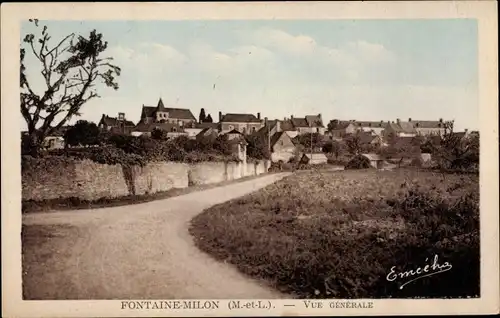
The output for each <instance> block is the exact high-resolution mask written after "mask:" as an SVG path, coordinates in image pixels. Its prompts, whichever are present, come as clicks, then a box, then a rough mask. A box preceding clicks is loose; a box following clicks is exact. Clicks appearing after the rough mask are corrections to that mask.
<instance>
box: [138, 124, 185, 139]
mask: <svg viewBox="0 0 500 318" xmlns="http://www.w3.org/2000/svg"><path fill="white" fill-rule="evenodd" d="M155 129H161V130H163V131H166V132H167V137H168V138H176V137H179V136H187V133H186V132H185V131H184V128H183V127H181V126H179V125H178V124H174V123H143V122H139V123H138V124H137V126H136V127H134V129H132V131H131V133H130V134H131V135H132V136H136V137H137V136H141V135H146V136H151V133H152V132H153V131H154V130H155Z"/></svg>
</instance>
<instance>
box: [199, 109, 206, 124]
mask: <svg viewBox="0 0 500 318" xmlns="http://www.w3.org/2000/svg"><path fill="white" fill-rule="evenodd" d="M198 119H199V122H200V123H203V122H205V120H206V119H207V116H206V115H205V109H204V108H202V109H201V110H200V116H199V118H198Z"/></svg>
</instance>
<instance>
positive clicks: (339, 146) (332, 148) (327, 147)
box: [322, 140, 345, 159]
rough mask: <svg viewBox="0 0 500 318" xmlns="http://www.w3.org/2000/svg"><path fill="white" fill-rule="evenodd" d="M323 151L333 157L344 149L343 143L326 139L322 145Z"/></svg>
mask: <svg viewBox="0 0 500 318" xmlns="http://www.w3.org/2000/svg"><path fill="white" fill-rule="evenodd" d="M322 150H323V152H324V153H327V154H333V155H334V156H335V159H338V158H339V156H340V155H341V154H342V153H343V152H344V151H345V145H344V144H343V143H341V142H338V141H335V140H334V141H328V142H326V143H325V144H324V145H323V149H322Z"/></svg>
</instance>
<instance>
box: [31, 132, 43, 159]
mask: <svg viewBox="0 0 500 318" xmlns="http://www.w3.org/2000/svg"><path fill="white" fill-rule="evenodd" d="M41 146H42V145H41V141H40V138H39V136H38V135H37V133H36V132H32V133H31V134H30V136H29V153H30V155H31V156H33V157H38V156H39V155H40V149H41Z"/></svg>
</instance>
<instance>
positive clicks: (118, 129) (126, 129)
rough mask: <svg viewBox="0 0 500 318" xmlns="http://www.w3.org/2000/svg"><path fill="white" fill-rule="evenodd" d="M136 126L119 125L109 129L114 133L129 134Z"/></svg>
mask: <svg viewBox="0 0 500 318" xmlns="http://www.w3.org/2000/svg"><path fill="white" fill-rule="evenodd" d="M134 129H135V127H134V126H125V127H118V126H113V127H111V129H110V130H109V131H110V132H111V133H112V134H125V135H129V134H130V133H131V132H132V131H134Z"/></svg>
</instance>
